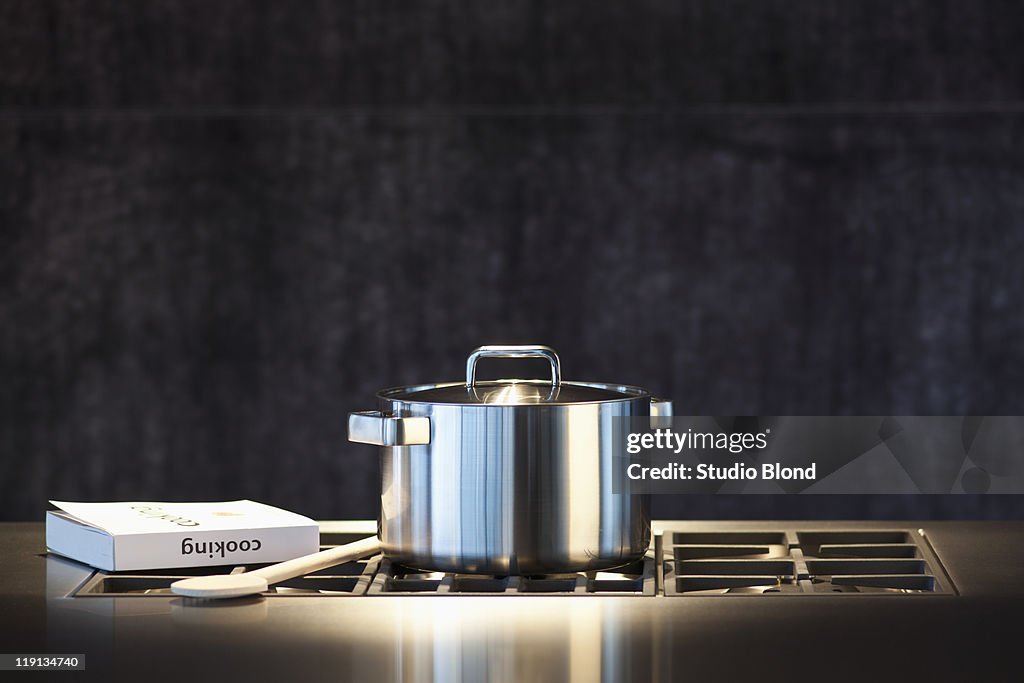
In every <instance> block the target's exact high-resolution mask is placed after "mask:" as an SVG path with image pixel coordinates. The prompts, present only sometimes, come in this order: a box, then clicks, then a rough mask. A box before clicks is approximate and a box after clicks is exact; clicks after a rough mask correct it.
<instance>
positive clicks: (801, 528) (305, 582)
mask: <svg viewBox="0 0 1024 683" xmlns="http://www.w3.org/2000/svg"><path fill="white" fill-rule="evenodd" d="M653 529H654V534H653V540H652V544H651V548H650V550H649V551H648V553H647V555H646V557H644V558H643V559H642V560H640V561H638V562H635V563H633V564H630V565H627V566H624V567H618V568H615V569H611V570H607V571H598V572H579V573H568V574H546V575H538V576H484V575H475V574H451V573H441V572H425V571H422V570H418V569H413V568H408V567H403V566H401V565H396V564H394V563H392V562H391V561H390V560H387V559H385V558H383V557H382V556H380V555H376V556H372V557H365V558H361V559H359V560H357V561H354V562H348V563H346V564H342V565H338V566H335V567H330V568H328V569H324V570H321V571H319V572H315V573H312V574H308V575H306V576H302V577H299V578H295V579H290V580H288V581H284V582H282V583H279V584H277V585H275V586H273V587H271V588H270V590H269V591H267V592H266V593H265V594H264V595H265V596H266V597H268V598H281V597H310V596H319V597H341V598H355V597H374V596H379V597H387V596H401V595H417V596H460V595H462V596H467V595H475V596H507V597H513V596H524V595H532V596H538V595H560V596H577V597H584V596H589V597H600V596H620V597H633V598H638V599H644V598H650V599H664V598H692V597H706V596H730V597H738V596H748V597H749V596H762V597H778V598H781V597H784V596H803V597H809V596H836V595H842V596H856V595H871V596H879V595H887V596H925V595H956V594H957V591H956V588H955V586H954V585H953V582H952V581H951V580H950V578H949V576H948V574H947V573H946V571H945V569H944V567H943V564H942V561H941V559H940V558H939V557H938V555H937V554H936V552H935V550H934V548H933V547H932V545H931V543H930V542H929V540H928V537H927V535H926V533H925V532H924V531H923V530H921V529H916V528H910V527H900V526H896V525H894V526H892V527H890V528H879V529H864V528H857V527H852V526H851V527H849V528H844V527H843V526H842V525H837V524H829V525H819V526H815V525H814V523H804V522H785V523H779V522H771V523H764V524H763V525H762V526H757V527H751V528H744V529H743V530H721V529H720V528H719V527H716V526H714V525H706V526H702V525H701V524H700V523H697V522H655V523H654V524H653ZM374 532H375V525H374V523H373V522H324V523H322V524H321V545H322V546H323V547H325V548H326V547H331V546H335V545H340V544H344V543H348V542H350V541H353V540H357V539H359V538H364V537H366V536H367V535H370V534H372V533H374ZM259 566H263V565H253V566H237V567H203V568H196V569H188V570H173V571H168V570H156V571H148V572H120V573H114V572H103V571H94V572H91V573H90V574H89V575H88V577H87V578H86V579H84V580H83V581H82V582H81V583H79V584H78V586H77V587H75V588H74V590H72V591H71V592H70V593H68V594H67V597H70V598H76V599H90V598H112V597H137V598H146V597H161V596H162V597H164V598H168V597H176V596H173V594H172V593H171V591H170V585H171V584H172V583H173V582H175V581H177V580H178V579H180V578H184V577H187V576H197V575H203V574H221V573H237V572H242V571H247V570H251V569H256V568H258V567H259Z"/></svg>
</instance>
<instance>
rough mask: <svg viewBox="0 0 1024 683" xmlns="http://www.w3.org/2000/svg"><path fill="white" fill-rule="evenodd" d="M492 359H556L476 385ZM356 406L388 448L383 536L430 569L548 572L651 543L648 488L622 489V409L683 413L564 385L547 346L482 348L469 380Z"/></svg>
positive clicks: (636, 553)
mask: <svg viewBox="0 0 1024 683" xmlns="http://www.w3.org/2000/svg"><path fill="white" fill-rule="evenodd" d="M484 357H503V358H543V359H546V360H547V361H548V362H549V363H550V366H551V379H550V381H542V380H524V379H502V380H495V381H481V382H478V381H476V366H477V362H478V361H479V360H480V359H481V358H484ZM377 398H378V403H379V410H376V411H368V412H360V413H352V414H351V415H350V416H349V426H348V429H349V440H350V441H355V442H359V443H369V444H375V445H377V446H380V447H381V448H380V471H381V509H380V522H379V525H378V535H379V537H380V541H381V544H382V545H383V548H384V553H385V555H387V556H388V557H390V558H391V559H392V560H394V561H396V562H400V563H402V564H405V565H408V566H411V567H417V568H421V569H431V570H439V571H450V572H465V573H483V574H503V575H504V574H545V573H555V572H570V571H583V570H593V569H603V568H608V567H614V566H617V565H622V564H626V563H628V562H631V561H633V560H635V559H638V558H640V557H641V556H643V554H644V553H645V552H646V551H647V547H648V544H649V543H650V533H651V531H650V512H649V500H648V497H647V496H644V495H639V494H630V493H628V492H627V493H614V492H613V491H612V444H611V439H612V419H613V418H615V417H620V416H623V417H624V416H645V415H671V412H672V404H671V403H670V402H668V401H662V400H659V399H655V398H653V397H652V396H651V394H650V393H649V392H648V391H646V390H644V389H640V388H638V387H633V386H627V385H619V384H598V383H589V382H563V381H561V369H560V365H559V360H558V355H557V354H556V353H555V352H554V350H553V349H551V348H549V347H546V346H482V347H480V348H478V349H476V350H475V351H473V353H472V354H470V356H469V359H468V360H467V361H466V381H465V382H464V383H463V382H449V383H445V384H426V385H420V386H408V387H396V388H392V389H384V390H383V391H381V392H380V393H378V394H377Z"/></svg>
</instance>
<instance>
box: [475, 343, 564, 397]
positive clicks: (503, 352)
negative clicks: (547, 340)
mask: <svg viewBox="0 0 1024 683" xmlns="http://www.w3.org/2000/svg"><path fill="white" fill-rule="evenodd" d="M481 358H546V359H547V361H548V363H550V364H551V386H553V387H557V386H558V385H559V384H561V382H562V370H561V367H560V366H559V363H558V354H557V353H555V350H554V349H553V348H551V347H550V346H540V345H539V344H527V345H525V346H481V347H479V348H478V349H475V350H474V351H473V353H471V354H469V358H467V359H466V386H467V387H472V386H475V385H476V364H477V361H479V360H480V359H481Z"/></svg>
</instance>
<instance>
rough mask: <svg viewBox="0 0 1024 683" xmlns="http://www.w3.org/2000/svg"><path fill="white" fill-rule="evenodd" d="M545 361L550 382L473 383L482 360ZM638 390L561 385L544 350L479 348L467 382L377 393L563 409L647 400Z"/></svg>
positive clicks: (550, 353)
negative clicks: (591, 404) (537, 359)
mask: <svg viewBox="0 0 1024 683" xmlns="http://www.w3.org/2000/svg"><path fill="white" fill-rule="evenodd" d="M486 357H494V358H544V359H546V360H547V361H548V362H549V364H550V366H551V380H550V381H544V380H531V379H500V380H487V381H481V382H478V381H476V365H477V361H479V360H480V359H481V358H486ZM646 395H647V392H646V391H644V390H643V389H639V388H637V387H631V386H625V385H615V384H597V383H590V382H563V381H561V367H560V364H559V360H558V354H556V353H555V351H554V349H552V348H550V347H547V346H481V347H480V348H478V349H476V350H475V351H473V353H471V354H470V355H469V358H468V359H467V361H466V382H465V383H462V382H450V383H446V384H428V385H422V386H411V387H397V388H394V389H386V390H385V391H382V392H381V393H380V396H381V397H382V398H387V399H396V400H401V401H409V402H416V403H442V404H449V405H531V404H549V405H566V404H573V403H599V402H605V401H623V400H629V399H635V398H638V397H641V396H646Z"/></svg>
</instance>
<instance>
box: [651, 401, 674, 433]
mask: <svg viewBox="0 0 1024 683" xmlns="http://www.w3.org/2000/svg"><path fill="white" fill-rule="evenodd" d="M660 418H666V419H660ZM671 418H672V401H669V400H667V399H664V398H654V397H653V396H652V397H651V426H652V427H655V428H657V427H671V426H672V421H671Z"/></svg>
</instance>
